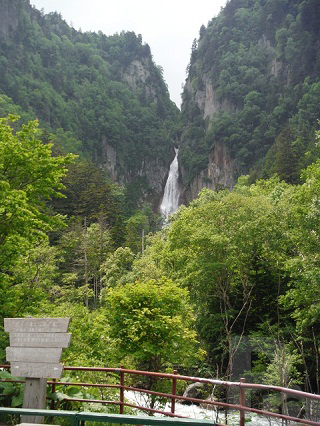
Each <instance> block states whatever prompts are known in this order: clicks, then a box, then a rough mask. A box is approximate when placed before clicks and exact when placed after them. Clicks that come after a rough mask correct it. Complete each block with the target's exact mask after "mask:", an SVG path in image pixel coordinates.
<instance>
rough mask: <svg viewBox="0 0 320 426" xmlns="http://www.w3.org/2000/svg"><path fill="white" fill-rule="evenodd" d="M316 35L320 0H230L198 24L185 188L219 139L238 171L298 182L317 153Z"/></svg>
mask: <svg viewBox="0 0 320 426" xmlns="http://www.w3.org/2000/svg"><path fill="white" fill-rule="evenodd" d="M319 35H320V3H319V2H318V1H317V0H290V1H288V0H230V1H229V2H228V3H227V5H226V6H225V8H224V9H223V10H222V11H221V13H220V14H219V15H218V16H217V17H216V18H214V19H213V20H212V21H211V22H209V24H208V26H207V28H205V27H204V26H203V27H202V28H201V29H200V37H199V40H195V41H194V43H193V46H192V54H191V62H190V64H189V74H188V79H187V82H186V86H185V90H184V94H183V105H182V122H183V127H182V136H181V162H182V168H183V170H184V183H185V185H186V186H188V185H189V184H190V183H191V182H192V180H193V179H194V178H195V176H197V175H198V174H199V173H200V172H201V171H202V170H205V169H206V167H207V166H208V161H209V162H210V159H209V160H208V154H209V153H210V152H212V151H213V150H214V149H215V147H216V146H217V144H223V145H224V146H225V147H227V149H228V152H229V155H230V156H231V158H232V159H235V160H236V161H235V166H234V170H233V173H234V175H235V177H237V176H238V175H239V174H243V173H248V172H249V171H250V172H251V175H252V177H257V176H258V177H268V176H271V175H272V174H273V173H278V174H279V175H280V177H281V178H283V179H285V180H287V181H289V182H297V181H298V179H299V174H300V170H301V168H302V167H304V166H305V165H307V164H308V163H309V162H310V161H312V160H314V158H315V156H314V155H313V148H314V131H315V129H316V127H317V119H318V118H319V117H320V38H319ZM306 152H308V154H307V155H305V153H306ZM190 153H192V156H191V155H190ZM203 186H206V183H205V182H204V183H203ZM207 186H210V182H207ZM213 187H214V185H213Z"/></svg>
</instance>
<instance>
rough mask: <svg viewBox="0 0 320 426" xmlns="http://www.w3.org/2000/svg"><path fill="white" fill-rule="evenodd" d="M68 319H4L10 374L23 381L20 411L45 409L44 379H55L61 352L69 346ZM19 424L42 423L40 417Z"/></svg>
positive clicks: (23, 420)
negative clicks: (22, 409)
mask: <svg viewBox="0 0 320 426" xmlns="http://www.w3.org/2000/svg"><path fill="white" fill-rule="evenodd" d="M69 321H70V318H5V319H4V329H5V331H6V332H8V333H9V339H10V346H9V347H7V348H6V357H7V361H10V364H11V374H12V375H14V376H18V377H25V390H24V398H23V408H38V409H43V408H46V395H47V379H48V378H52V379H59V378H60V377H61V375H62V371H63V365H62V364H60V359H61V354H62V349H63V348H67V347H68V346H69V344H70V339H71V334H70V333H67V330H68V326H69ZM21 422H25V423H43V417H38V416H21Z"/></svg>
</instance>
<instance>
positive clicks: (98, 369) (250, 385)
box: [0, 364, 320, 401]
mask: <svg viewBox="0 0 320 426" xmlns="http://www.w3.org/2000/svg"><path fill="white" fill-rule="evenodd" d="M0 368H6V369H8V368H10V365H8V364H3V365H0ZM64 370H66V371H93V372H94V371H95V372H109V373H121V372H122V373H127V374H135V375H143V376H149V377H158V378H164V379H165V378H167V379H173V378H174V379H177V380H183V381H188V382H199V383H207V384H212V385H219V386H228V387H239V388H241V387H242V388H246V389H257V390H266V391H276V392H284V393H286V394H290V395H295V396H297V397H298V396H300V397H302V398H310V399H314V400H318V401H320V395H317V394H313V393H309V392H303V391H299V390H296V389H289V388H284V387H281V386H273V385H263V384H259V383H246V382H229V381H225V380H217V379H206V378H203V377H192V376H185V375H180V374H171V373H156V372H151V371H141V370H129V369H126V368H121V367H119V368H116V367H70V366H65V367H64Z"/></svg>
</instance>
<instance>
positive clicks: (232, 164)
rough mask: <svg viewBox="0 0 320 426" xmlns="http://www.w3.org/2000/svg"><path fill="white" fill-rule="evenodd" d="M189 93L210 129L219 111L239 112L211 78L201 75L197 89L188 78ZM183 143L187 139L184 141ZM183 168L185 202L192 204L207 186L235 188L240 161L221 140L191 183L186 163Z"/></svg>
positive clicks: (210, 187) (182, 198) (186, 88)
mask: <svg viewBox="0 0 320 426" xmlns="http://www.w3.org/2000/svg"><path fill="white" fill-rule="evenodd" d="M185 92H186V93H188V96H189V97H190V98H192V99H193V100H194V102H195V103H196V105H197V107H198V108H199V110H200V114H201V117H202V120H203V121H204V122H207V125H206V127H207V129H206V132H208V131H209V130H210V128H211V124H212V122H211V119H212V118H213V117H214V115H215V114H217V113H219V112H222V111H225V112H228V113H231V114H233V113H235V112H236V111H237V108H236V107H235V106H234V105H233V104H232V103H231V102H230V101H229V100H227V99H223V100H220V99H219V98H218V96H217V94H216V92H215V90H214V87H213V84H212V82H211V80H210V79H209V77H208V76H207V75H206V74H204V75H203V76H201V83H200V84H197V88H196V89H194V88H193V87H192V83H191V81H190V78H189V79H188V80H187V81H186V85H185ZM182 144H183V141H182ZM180 170H181V182H182V188H183V189H182V194H183V195H182V196H181V202H183V203H187V204H188V203H189V202H190V201H192V200H193V199H195V198H197V196H198V194H199V192H200V191H201V190H202V189H203V188H208V189H212V190H217V189H221V188H228V189H232V188H233V187H234V185H235V183H236V181H237V177H238V173H239V171H238V167H237V162H236V161H235V160H234V159H233V158H232V156H231V154H230V152H229V151H228V148H227V147H226V146H225V144H224V143H223V142H217V143H215V145H214V148H213V149H212V150H210V152H209V153H208V155H207V166H206V167H205V168H204V169H202V170H201V171H200V172H199V173H198V174H197V176H196V177H195V178H194V179H192V180H191V182H189V183H187V182H188V176H187V173H186V170H185V169H184V167H183V165H182V166H181V168H180Z"/></svg>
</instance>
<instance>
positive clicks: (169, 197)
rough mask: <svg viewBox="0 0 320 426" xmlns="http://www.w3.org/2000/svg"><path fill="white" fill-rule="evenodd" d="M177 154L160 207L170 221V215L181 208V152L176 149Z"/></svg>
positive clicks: (171, 166)
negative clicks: (179, 160)
mask: <svg viewBox="0 0 320 426" xmlns="http://www.w3.org/2000/svg"><path fill="white" fill-rule="evenodd" d="M175 152H176V155H175V157H174V160H173V161H172V163H171V165H170V170H169V175H168V179H167V182H166V186H165V188H164V194H163V199H162V202H161V206H160V212H161V214H162V215H163V216H164V217H165V218H166V219H168V217H169V215H170V214H172V213H174V212H176V211H177V210H178V207H179V196H180V192H179V163H178V153H179V150H178V149H176V148H175Z"/></svg>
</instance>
